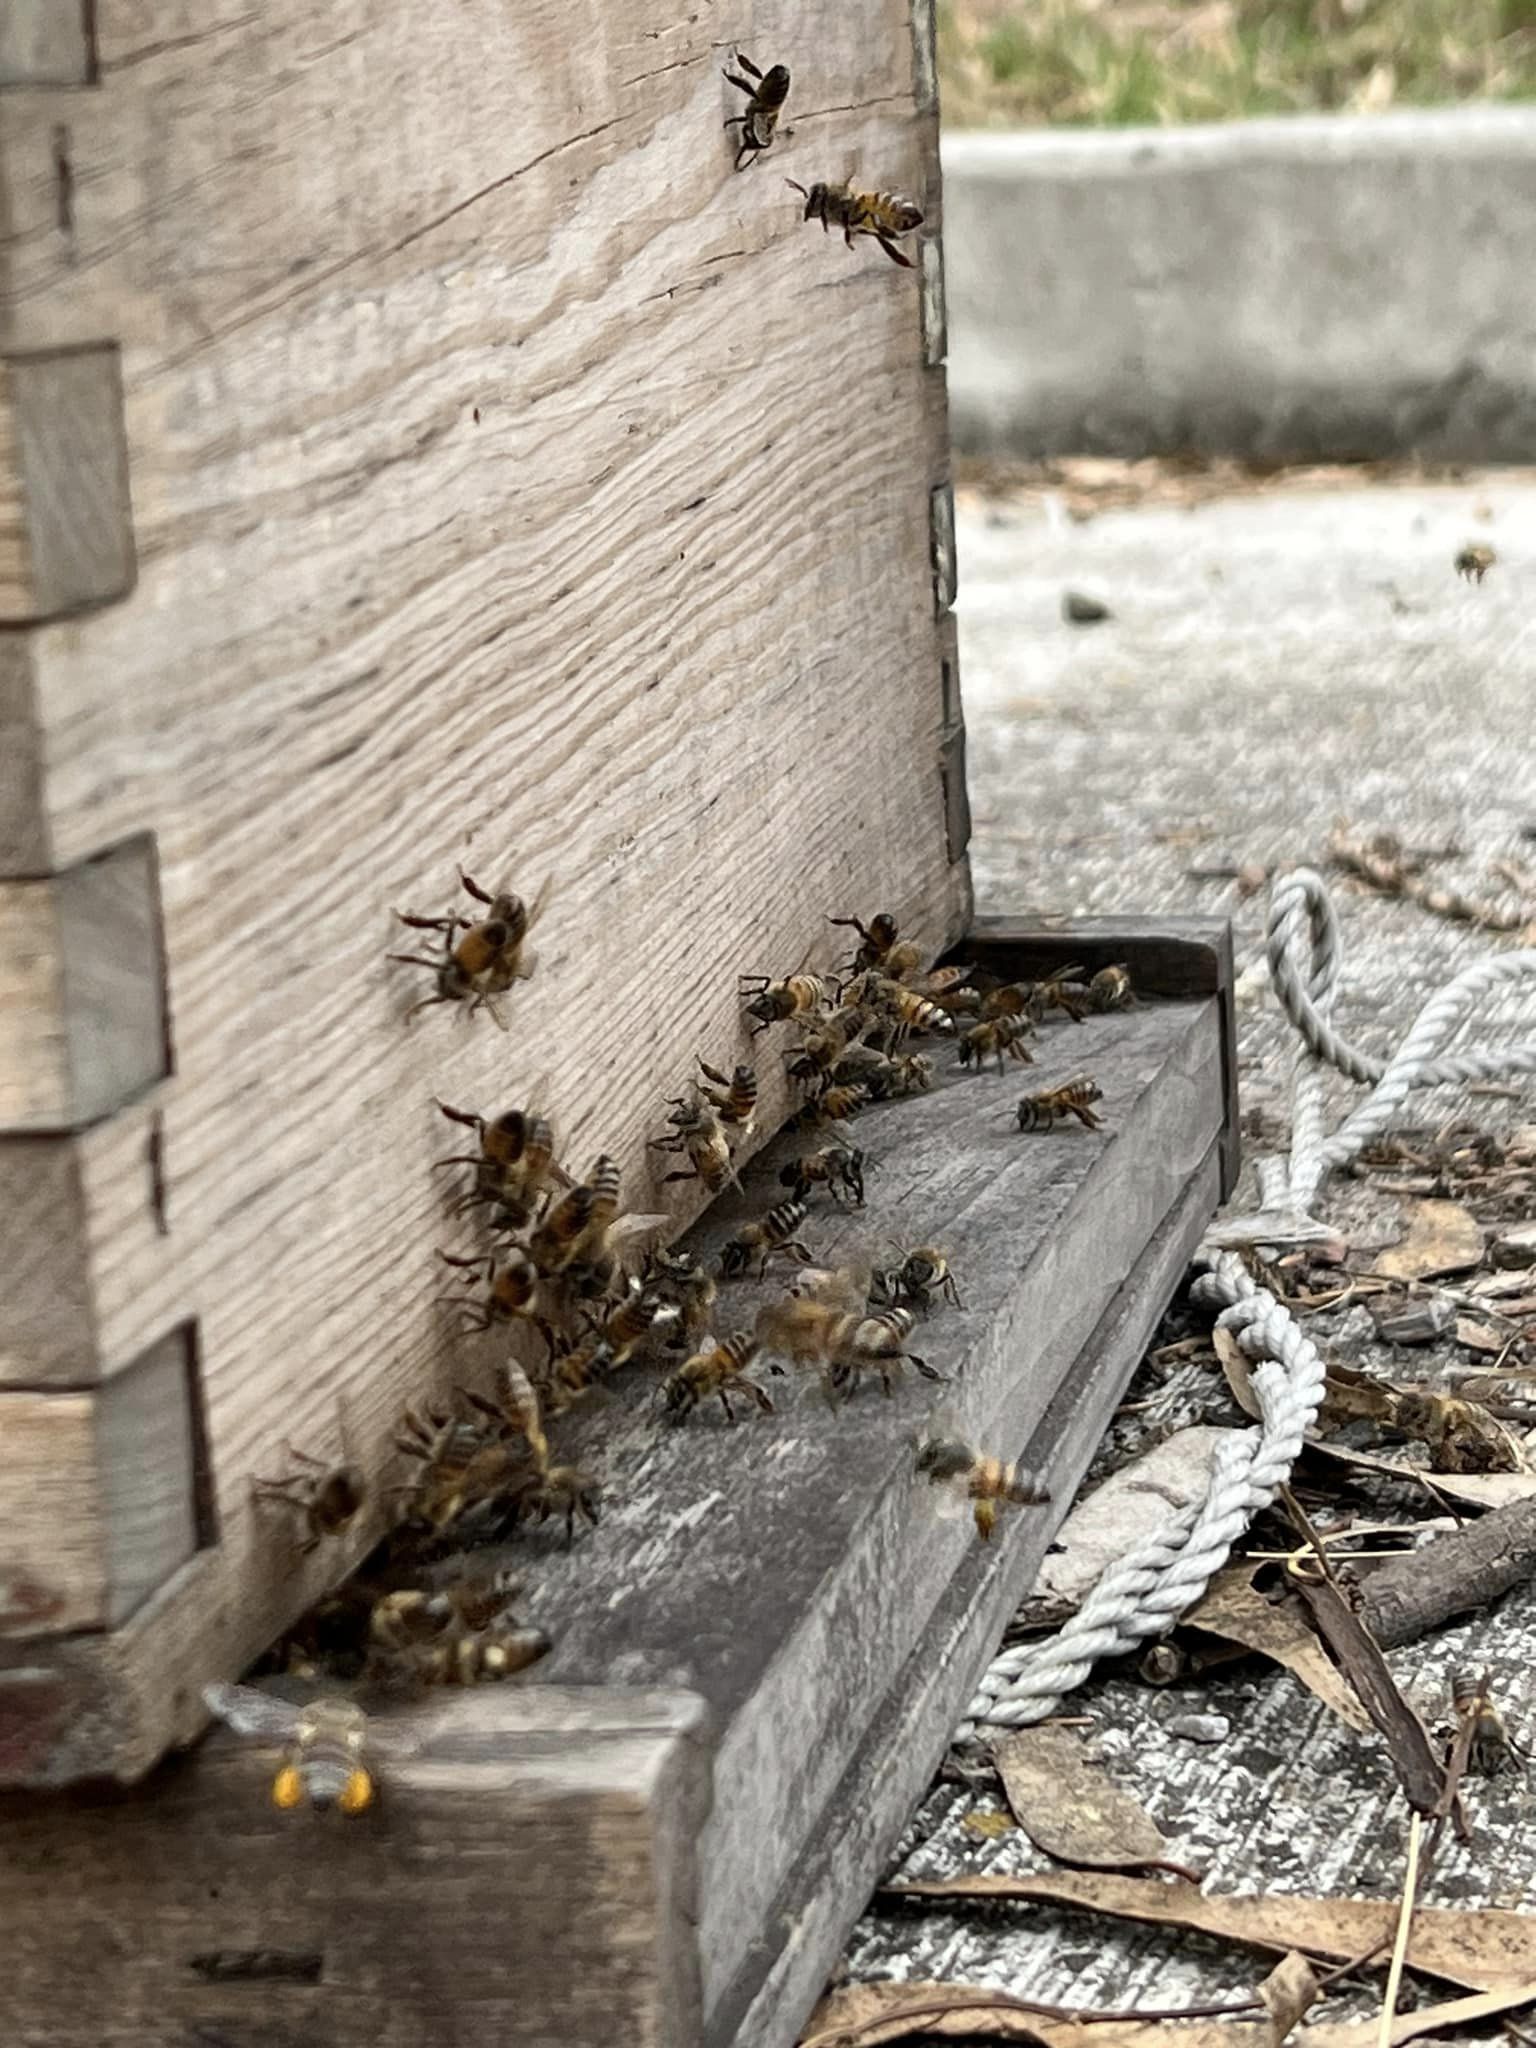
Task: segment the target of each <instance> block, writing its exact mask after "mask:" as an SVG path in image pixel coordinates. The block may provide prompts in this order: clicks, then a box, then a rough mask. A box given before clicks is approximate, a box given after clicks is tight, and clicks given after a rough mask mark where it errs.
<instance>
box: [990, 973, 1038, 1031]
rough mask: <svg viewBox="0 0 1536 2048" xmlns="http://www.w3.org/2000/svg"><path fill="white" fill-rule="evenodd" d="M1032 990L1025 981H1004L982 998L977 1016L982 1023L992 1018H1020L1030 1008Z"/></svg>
mask: <svg viewBox="0 0 1536 2048" xmlns="http://www.w3.org/2000/svg"><path fill="white" fill-rule="evenodd" d="M1032 992H1033V991H1032V989H1031V986H1030V984H1029V983H1028V982H1027V981H1005V982H1003V983H1001V984H1000V986H998V987H997V988H989V989H988V990H987V992H986V994H985V995H984V996H982V998H981V1001H980V1005H979V1015H980V1017H981V1020H982V1022H983V1023H987V1022H989V1021H990V1020H991V1019H992V1018H993V1017H1022V1016H1024V1015H1026V1014H1027V1013H1028V1011H1029V1007H1030V996H1031V994H1032Z"/></svg>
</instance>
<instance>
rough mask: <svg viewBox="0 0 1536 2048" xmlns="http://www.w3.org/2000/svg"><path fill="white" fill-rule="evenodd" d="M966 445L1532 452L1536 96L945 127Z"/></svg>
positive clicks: (958, 431)
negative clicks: (1166, 123) (1404, 107)
mask: <svg viewBox="0 0 1536 2048" xmlns="http://www.w3.org/2000/svg"><path fill="white" fill-rule="evenodd" d="M943 163H944V245H945V259H946V268H947V271H948V296H949V317H950V355H949V391H950V407H951V413H952V417H953V422H954V434H955V443H956V446H957V447H958V448H960V449H962V450H964V451H966V452H999V451H1006V452H1011V453H1015V454H1020V455H1050V454H1066V453H1102V454H1114V455H1132V456H1135V455H1147V454H1154V453H1162V454H1172V453H1178V452H1181V451H1184V450H1197V451H1200V452H1202V453H1209V454H1227V455H1239V456H1252V457H1258V458H1261V459H1276V460H1279V459H1287V460H1313V461H1338V460H1343V459H1348V458H1352V457H1381V456H1401V455H1410V454H1418V455H1422V456H1423V457H1425V458H1426V459H1429V460H1435V461H1450V462H1530V461H1532V460H1536V107H1515V106H1512V107H1503V106H1486V107H1472V108H1454V109H1447V110H1435V111H1430V112H1404V113H1396V114H1380V115H1364V116H1351V115H1316V116H1312V115H1298V116H1295V117H1293V118H1290V119H1284V120H1272V121H1242V122H1234V123H1231V124H1228V125H1222V126H1219V127H1199V128H1167V129H1164V128H1157V129H1147V128H1137V129H1115V130H1090V131H1084V130H1063V129H1055V130H1042V131H1036V132H1030V133H1024V134H994V133H980V134H949V135H946V137H945V138H944V145H943Z"/></svg>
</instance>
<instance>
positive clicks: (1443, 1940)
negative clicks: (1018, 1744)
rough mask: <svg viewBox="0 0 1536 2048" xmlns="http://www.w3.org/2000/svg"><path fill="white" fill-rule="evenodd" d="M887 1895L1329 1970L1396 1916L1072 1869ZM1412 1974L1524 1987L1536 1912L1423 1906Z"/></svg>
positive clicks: (1389, 1903) (908, 1887) (1332, 1902)
mask: <svg viewBox="0 0 1536 2048" xmlns="http://www.w3.org/2000/svg"><path fill="white" fill-rule="evenodd" d="M883 1895H888V1896H890V1897H892V1898H904V1899H922V1898H927V1899H938V1900H943V1901H945V1902H946V1903H950V1904H953V1903H954V1902H956V1901H958V1900H961V1899H989V1900H994V1901H995V1900H998V1899H1015V1900H1020V1901H1028V1900H1033V1901H1035V1902H1036V1903H1039V1904H1043V1905H1053V1906H1078V1907H1081V1908H1082V1909H1083V1910H1084V1911H1086V1912H1092V1913H1109V1914H1112V1915H1113V1916H1115V1917H1116V1918H1118V1919H1124V1920H1137V1921H1142V1922H1147V1923H1150V1924H1152V1925H1155V1926H1160V1927H1181V1928H1186V1929H1189V1930H1192V1931H1194V1932H1197V1933H1202V1934H1211V1935H1215V1936H1216V1937H1218V1938H1219V1939H1222V1940H1226V1941H1235V1942H1241V1943H1243V1944H1244V1945H1246V1946H1248V1947H1252V1948H1260V1949H1268V1950H1270V1951H1271V1952H1272V1953H1274V1954H1276V1955H1287V1954H1289V1952H1290V1951H1291V1950H1292V1949H1299V1950H1300V1951H1301V1953H1302V1954H1303V1955H1308V1956H1314V1957H1320V1958H1322V1959H1323V1960H1324V1961H1328V1962H1345V1961H1347V1960H1348V1959H1349V1958H1350V1957H1351V1956H1358V1955H1360V1954H1362V1953H1363V1952H1364V1951H1365V1950H1366V1949H1368V1948H1370V1947H1372V1946H1373V1944H1375V1943H1378V1942H1379V1943H1380V1944H1381V1945H1382V1946H1383V1947H1386V1946H1388V1945H1389V1944H1390V1943H1391V1940H1392V1936H1393V1934H1394V1933H1395V1931H1396V1927H1397V1913H1398V1907H1397V1902H1396V1901H1395V1900H1392V1899H1383V1900H1381V1901H1380V1902H1377V1901H1374V1900H1366V1899H1318V1898H1305V1897H1292V1896H1278V1895H1277V1896H1273V1897H1267V1896H1265V1895H1263V1894H1252V1895H1242V1894H1231V1893H1227V1894H1216V1895H1214V1896H1208V1895H1207V1894H1205V1893H1203V1892H1199V1891H1196V1889H1195V1888H1194V1886H1193V1885H1186V1884H1177V1883H1175V1884H1168V1883H1165V1882H1164V1881H1163V1880H1162V1879H1161V1878H1152V1877H1117V1876H1111V1875H1109V1874H1107V1873H1100V1872H1097V1871H1070V1870H1062V1871H1054V1872H1052V1873H1051V1874H1050V1875H1049V1876H1033V1877H1005V1876H996V1875H992V1874H979V1875H975V1876H964V1877H951V1878H930V1879H926V1880H923V1881H916V1882H912V1883H909V1884H895V1885H886V1886H884V1887H883ZM1408 1967H1409V1968H1410V1969H1413V1970H1421V1971H1422V1972H1423V1973H1424V1974H1425V1975H1426V1976H1428V1977H1438V1978H1441V1979H1442V1980H1443V1981H1444V1982H1446V1983H1448V1984H1460V1985H1463V1986H1465V1987H1466V1989H1468V1990H1470V1991H1490V1990H1492V1989H1493V1988H1494V1986H1495V1985H1505V1986H1507V1985H1509V1984H1512V1983H1525V1982H1527V1981H1529V1980H1530V1979H1532V1978H1536V1914H1532V1913H1512V1912H1505V1911H1503V1910H1502V1909H1500V1908H1497V1907H1491V1906H1490V1907H1485V1908H1483V1909H1482V1910H1481V1911H1479V1912H1459V1911H1457V1910H1456V1909H1455V1908H1453V1907H1448V1906H1421V1907H1420V1908H1419V1910H1418V1911H1417V1912H1416V1913H1415V1914H1414V1917H1413V1927H1412V1929H1411V1931H1410V1933H1409V1937H1408Z"/></svg>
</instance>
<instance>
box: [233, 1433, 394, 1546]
mask: <svg viewBox="0 0 1536 2048" xmlns="http://www.w3.org/2000/svg"><path fill="white" fill-rule="evenodd" d="M288 1455H289V1457H290V1458H295V1459H297V1460H298V1462H299V1463H300V1464H301V1465H305V1466H308V1467H309V1468H310V1469H309V1470H308V1471H305V1472H295V1473H293V1474H292V1475H291V1476H290V1477H288V1478H287V1479H258V1480H257V1481H256V1482H255V1486H254V1491H255V1495H256V1498H257V1499H258V1500H260V1501H269V1500H275V1501H281V1502H282V1503H284V1504H285V1505H286V1506H288V1507H291V1508H296V1509H297V1510H298V1513H299V1517H300V1519H301V1521H302V1522H303V1524H304V1527H305V1530H306V1531H307V1532H308V1533H307V1535H306V1537H305V1540H304V1541H303V1542H302V1543H301V1544H300V1545H299V1555H300V1557H308V1556H309V1554H310V1552H311V1551H314V1550H318V1549H319V1548H320V1545H321V1544H322V1543H323V1542H324V1541H325V1539H326V1538H327V1537H328V1536H344V1535H345V1534H346V1532H347V1530H348V1529H350V1528H351V1527H352V1524H353V1523H354V1522H355V1521H356V1520H357V1518H358V1516H359V1515H360V1514H361V1513H362V1512H363V1508H364V1506H365V1505H366V1504H367V1499H368V1482H367V1481H366V1479H365V1478H364V1477H363V1474H362V1473H361V1471H359V1469H358V1467H357V1466H356V1465H327V1464H326V1462H325V1460H324V1459H323V1458H312V1457H311V1456H310V1454H309V1452H308V1451H300V1450H295V1448H294V1447H293V1445H292V1444H289V1446H288Z"/></svg>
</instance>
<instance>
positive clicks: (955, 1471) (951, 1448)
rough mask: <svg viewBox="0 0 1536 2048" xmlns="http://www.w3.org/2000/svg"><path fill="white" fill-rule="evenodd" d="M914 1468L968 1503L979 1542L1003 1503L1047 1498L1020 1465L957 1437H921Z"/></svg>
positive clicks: (1024, 1503) (987, 1534)
mask: <svg viewBox="0 0 1536 2048" xmlns="http://www.w3.org/2000/svg"><path fill="white" fill-rule="evenodd" d="M917 1469H918V1471H919V1472H920V1473H921V1474H922V1475H923V1477H924V1478H925V1479H927V1480H928V1481H929V1482H930V1484H932V1485H934V1486H949V1487H951V1488H952V1489H954V1490H955V1491H957V1492H958V1493H959V1494H960V1495H961V1497H962V1498H964V1499H968V1500H969V1501H970V1502H971V1504H972V1513H973V1515H974V1517H975V1521H976V1533H977V1535H978V1536H979V1537H980V1538H981V1540H982V1542H983V1543H986V1542H989V1541H990V1540H991V1536H992V1531H993V1529H994V1528H995V1527H996V1526H997V1518H998V1515H999V1514H1000V1513H1001V1511H1002V1508H1003V1505H1004V1503H1005V1502H1012V1503H1013V1504H1014V1505H1015V1506H1018V1507H1038V1506H1041V1505H1043V1504H1044V1503H1045V1502H1046V1501H1048V1500H1049V1499H1050V1497H1051V1495H1050V1489H1049V1488H1048V1487H1046V1486H1045V1485H1043V1484H1042V1483H1041V1481H1040V1480H1038V1479H1036V1478H1035V1476H1034V1474H1033V1473H1032V1472H1028V1471H1026V1470H1025V1469H1024V1468H1023V1466H1021V1465H1017V1464H1007V1463H1005V1462H1004V1460H1003V1459H1001V1458H991V1457H987V1456H986V1455H985V1454H984V1453H982V1452H980V1451H973V1450H972V1449H971V1447H970V1445H969V1444H967V1443H962V1442H961V1441H960V1439H959V1438H958V1437H951V1436H926V1437H924V1438H923V1440H922V1442H921V1444H920V1445H919V1446H918V1452H917Z"/></svg>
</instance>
